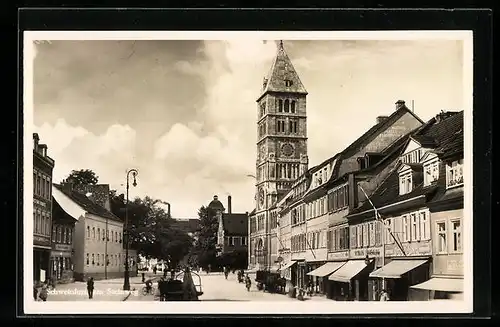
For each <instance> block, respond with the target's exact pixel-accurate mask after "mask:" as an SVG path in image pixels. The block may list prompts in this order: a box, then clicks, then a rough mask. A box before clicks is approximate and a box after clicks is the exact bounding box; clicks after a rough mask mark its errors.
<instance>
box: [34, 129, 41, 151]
mask: <svg viewBox="0 0 500 327" xmlns="http://www.w3.org/2000/svg"><path fill="white" fill-rule="evenodd" d="M39 141H40V137H39V136H38V134H37V133H33V150H35V151H38V142H39Z"/></svg>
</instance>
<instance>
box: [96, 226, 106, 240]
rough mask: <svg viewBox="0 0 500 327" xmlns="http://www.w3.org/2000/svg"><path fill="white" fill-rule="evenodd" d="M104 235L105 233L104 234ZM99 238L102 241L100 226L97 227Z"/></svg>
mask: <svg viewBox="0 0 500 327" xmlns="http://www.w3.org/2000/svg"><path fill="white" fill-rule="evenodd" d="M103 236H104V235H103ZM97 240H98V241H100V240H101V229H100V228H97Z"/></svg>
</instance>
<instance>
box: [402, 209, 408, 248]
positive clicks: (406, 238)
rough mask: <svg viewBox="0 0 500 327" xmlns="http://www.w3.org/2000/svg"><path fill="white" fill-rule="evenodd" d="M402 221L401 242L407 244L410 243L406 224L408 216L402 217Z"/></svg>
mask: <svg viewBox="0 0 500 327" xmlns="http://www.w3.org/2000/svg"><path fill="white" fill-rule="evenodd" d="M402 221H403V230H402V232H403V242H409V241H410V224H409V223H408V216H406V215H405V216H403V217H402Z"/></svg>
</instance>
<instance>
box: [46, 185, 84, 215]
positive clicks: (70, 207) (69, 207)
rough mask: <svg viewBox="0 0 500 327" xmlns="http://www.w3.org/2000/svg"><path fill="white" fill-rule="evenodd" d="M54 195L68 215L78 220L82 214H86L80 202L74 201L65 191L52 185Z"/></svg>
mask: <svg viewBox="0 0 500 327" xmlns="http://www.w3.org/2000/svg"><path fill="white" fill-rule="evenodd" d="M52 196H53V197H54V200H56V202H57V204H59V205H60V206H61V208H62V209H63V210H64V212H66V213H67V214H68V215H70V216H71V217H73V218H74V219H76V220H78V219H80V217H81V216H85V213H86V211H85V210H83V209H82V207H80V206H79V205H78V204H76V203H75V202H73V200H71V199H70V198H69V197H68V196H67V195H65V194H64V193H63V192H61V191H59V190H58V189H57V188H55V187H52Z"/></svg>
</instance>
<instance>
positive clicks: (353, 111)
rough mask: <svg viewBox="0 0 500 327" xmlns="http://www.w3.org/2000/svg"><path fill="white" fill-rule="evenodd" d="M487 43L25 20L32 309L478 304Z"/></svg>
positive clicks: (455, 34) (467, 37)
mask: <svg viewBox="0 0 500 327" xmlns="http://www.w3.org/2000/svg"><path fill="white" fill-rule="evenodd" d="M472 48H473V38H472V32H470V31H422V32H420V31H413V32H411V33H410V32H406V31H391V32H373V31H372V32H363V31H356V32H348V31H346V32H285V31H280V32H202V31H200V32H125V31H121V32H99V31H91V32H90V31H89V32H85V31H80V32H61V31H58V32H55V31H54V32H50V31H46V32H41V31H32V32H24V71H23V74H24V150H23V151H24V158H25V159H24V176H25V178H24V188H23V189H24V230H23V232H24V237H23V238H24V240H23V242H24V243H23V250H24V271H23V274H24V290H25V291H24V293H25V294H24V306H25V312H27V313H57V314H77V313H87V314H89V313H90V314H92V313H95V314H98V313H99V314H102V313H151V314H154V313H162V314H163V313H179V314H181V313H182V314H186V313H191V314H198V313H233V314H234V313H266V314H273V313H276V314H278V313H279V314H284V313H291V314H294V313H311V314H312V313H326V314H335V313H339V314H341V313H349V314H352V313H426V312H429V313H468V312H472V298H473V295H472V291H473V286H472V285H473V283H472V277H473V276H472V230H473V224H472V222H473V220H472V219H473V217H472V191H473V189H472V168H473V167H472V110H473V108H472V106H473V102H472V95H473V93H472V63H473V61H472ZM31 172H32V175H31ZM31 176H33V178H31ZM31 213H33V218H31Z"/></svg>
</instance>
